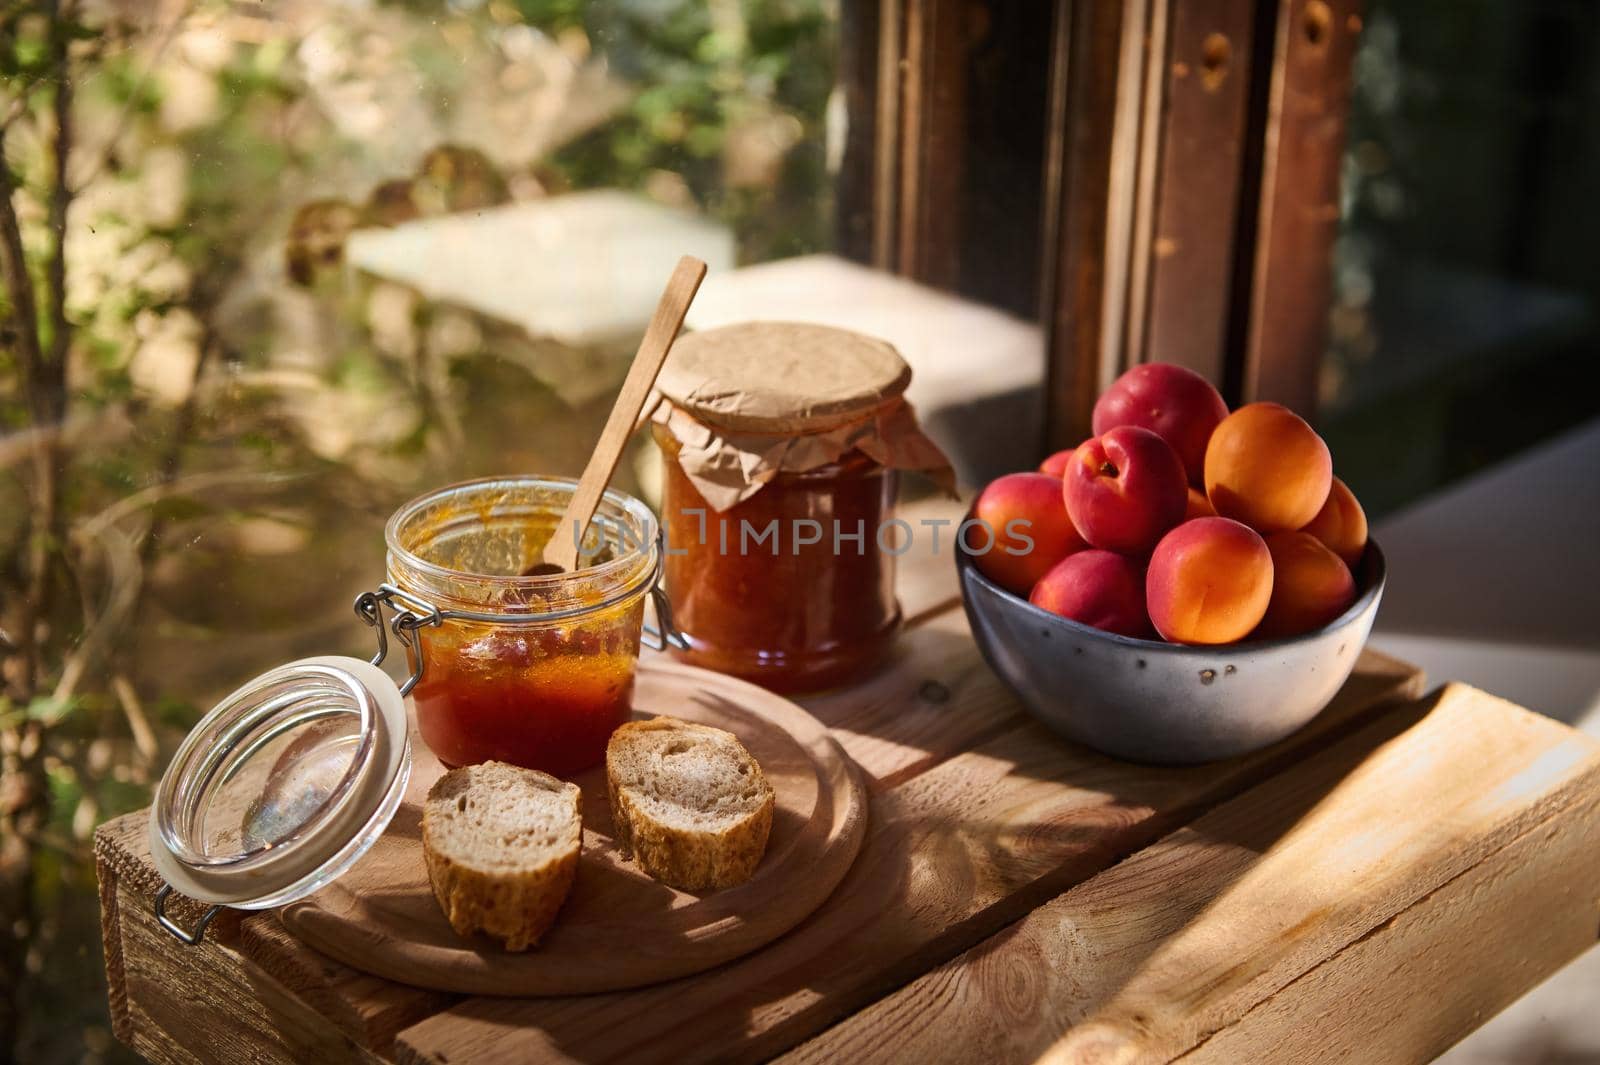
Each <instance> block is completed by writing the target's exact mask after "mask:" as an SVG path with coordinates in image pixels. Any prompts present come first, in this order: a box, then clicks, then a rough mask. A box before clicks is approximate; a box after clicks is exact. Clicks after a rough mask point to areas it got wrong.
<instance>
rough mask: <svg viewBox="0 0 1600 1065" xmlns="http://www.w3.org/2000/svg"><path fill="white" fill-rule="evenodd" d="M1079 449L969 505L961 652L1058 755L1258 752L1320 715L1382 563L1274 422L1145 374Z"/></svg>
mask: <svg viewBox="0 0 1600 1065" xmlns="http://www.w3.org/2000/svg"><path fill="white" fill-rule="evenodd" d="M1092 424H1093V431H1094V436H1092V437H1091V438H1089V439H1088V440H1085V441H1084V442H1083V443H1082V444H1080V445H1079V446H1078V447H1076V448H1070V449H1068V450H1066V451H1061V452H1057V453H1056V454H1054V455H1051V456H1050V457H1049V458H1047V459H1045V461H1044V462H1043V463H1042V464H1041V465H1040V467H1039V469H1038V470H1036V471H1029V472H1025V473H1012V474H1006V475H1005V476H1003V477H1000V478H997V479H996V480H994V481H992V482H990V484H989V485H988V486H987V487H986V488H985V489H984V490H983V492H982V493H980V494H979V496H978V498H977V500H976V501H975V502H974V504H973V507H972V511H971V512H970V513H969V514H968V516H967V521H966V522H965V523H963V525H962V527H961V532H960V538H961V539H960V545H961V549H960V550H958V551H957V552H956V565H957V569H958V571H959V573H960V577H961V589H962V597H963V601H964V603H965V605H966V610H967V617H968V620H969V621H970V622H971V625H972V631H973V634H974V636H975V637H976V639H977V641H978V646H979V649H980V650H981V651H982V652H983V656H984V658H985V660H987V661H988V663H989V665H990V667H991V668H993V669H994V671H995V672H996V673H997V674H999V675H1000V677H1001V678H1002V679H1003V680H1004V681H1005V682H1006V683H1007V684H1008V685H1009V686H1010V687H1011V688H1012V689H1013V690H1014V691H1015V692H1016V693H1017V695H1018V696H1019V697H1020V698H1021V699H1022V701H1023V703H1024V704H1025V705H1026V706H1027V707H1028V708H1029V709H1030V710H1031V711H1032V712H1033V714H1034V715H1035V716H1036V717H1038V718H1040V719H1041V720H1042V721H1044V723H1045V724H1047V725H1049V726H1050V727H1051V728H1053V729H1054V730H1055V731H1057V732H1058V733H1060V734H1062V735H1064V736H1066V737H1067V738H1068V739H1071V740H1074V741H1076V742H1079V743H1083V744H1086V745H1088V746H1090V747H1094V748H1095V749H1097V750H1100V751H1103V752H1105V753H1106V754H1110V755H1113V756H1115V757H1118V758H1125V759H1129V760H1132V761H1139V762H1155V763H1163V764H1190V763H1197V762H1209V761H1214V760H1217V759H1221V758H1229V757H1233V756H1235V755H1239V754H1244V753H1246V752H1249V751H1254V750H1258V749H1260V748H1262V747H1266V746H1268V745H1269V744H1272V743H1275V742H1277V741H1278V740H1280V739H1282V738H1284V737H1285V736H1287V735H1289V734H1290V733H1291V732H1294V731H1295V730H1296V729H1299V728H1300V727H1301V726H1303V725H1305V724H1306V723H1307V722H1308V721H1310V720H1311V719H1312V718H1313V717H1315V716H1316V715H1317V714H1318V713H1320V712H1321V711H1322V710H1323V708H1324V707H1326V706H1327V705H1328V703H1329V702H1331V701H1332V699H1333V697H1334V694H1335V693H1336V692H1338V690H1339V688H1340V687H1341V686H1342V685H1343V684H1344V682H1345V679H1346V678H1347V677H1348V676H1349V675H1350V671H1351V670H1352V669H1353V668H1354V667H1355V662H1356V659H1357V657H1358V656H1359V655H1360V654H1361V649H1362V647H1363V646H1364V645H1365V644H1366V640H1367V635H1368V633H1369V632H1371V630H1372V622H1373V618H1374V617H1375V616H1376V615H1377V611H1378V602H1379V600H1380V599H1381V598H1382V596H1383V586H1384V577H1385V571H1384V560H1383V553H1382V552H1381V551H1380V550H1379V549H1378V545H1377V544H1376V543H1373V542H1372V541H1371V540H1369V539H1368V536H1367V520H1366V516H1365V514H1364V513H1363V511H1362V509H1361V504H1360V503H1359V502H1357V500H1356V497H1355V495H1354V494H1352V493H1351V491H1350V489H1349V488H1348V487H1346V485H1345V484H1344V482H1343V481H1341V480H1339V479H1338V478H1337V477H1335V476H1334V475H1333V460H1332V456H1331V455H1330V454H1329V451H1328V446H1327V444H1326V443H1324V441H1323V440H1322V438H1321V437H1320V436H1318V435H1317V433H1316V431H1315V430H1314V429H1312V428H1311V426H1310V425H1308V424H1307V423H1306V422H1305V420H1304V419H1302V418H1300V417H1299V416H1298V415H1296V414H1295V413H1294V412H1293V411H1291V410H1289V409H1288V408H1286V407H1282V406H1279V405H1278V404H1275V403H1250V404H1247V405H1245V406H1242V407H1239V408H1238V409H1237V410H1234V411H1231V412H1230V411H1229V410H1228V408H1227V406H1226V404H1225V403H1224V402H1223V400H1222V397H1221V396H1220V395H1219V394H1218V393H1217V391H1216V389H1215V388H1213V387H1212V386H1211V384H1210V383H1209V382H1207V381H1206V380H1205V379H1204V378H1203V377H1201V376H1199V375H1198V374H1196V373H1193V372H1192V371H1190V370H1187V369H1184V368H1182V367H1179V366H1171V365H1166V364H1162V363H1147V364H1144V365H1141V366H1136V367H1134V368H1133V369H1132V370H1129V371H1128V372H1127V373H1125V374H1123V375H1122V377H1121V378H1119V379H1118V380H1117V382H1116V383H1115V384H1114V385H1112V386H1111V388H1110V389H1108V390H1107V391H1106V392H1105V394H1103V395H1102V396H1101V397H1100V399H1099V401H1098V402H1097V403H1096V404H1095V408H1094V419H1093V423H1092Z"/></svg>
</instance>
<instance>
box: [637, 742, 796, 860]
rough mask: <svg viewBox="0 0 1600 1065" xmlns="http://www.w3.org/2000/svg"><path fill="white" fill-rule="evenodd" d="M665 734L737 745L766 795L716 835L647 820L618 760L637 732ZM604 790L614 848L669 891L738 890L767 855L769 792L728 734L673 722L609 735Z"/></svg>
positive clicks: (756, 765)
mask: <svg viewBox="0 0 1600 1065" xmlns="http://www.w3.org/2000/svg"><path fill="white" fill-rule="evenodd" d="M663 728H683V729H688V730H702V731H704V732H709V733H717V734H718V736H719V737H720V738H723V739H724V740H725V741H729V742H732V743H733V744H735V745H736V746H737V747H738V749H739V751H740V752H741V753H742V754H743V755H744V757H746V758H748V759H749V761H750V764H751V765H752V766H754V768H755V775H756V778H757V780H758V782H759V783H760V785H761V787H762V789H763V790H764V792H765V795H764V797H763V800H762V802H761V803H760V804H759V805H758V806H757V807H756V808H755V809H753V810H751V811H749V812H748V813H746V814H745V815H744V816H742V817H741V818H739V819H738V820H737V821H734V822H732V823H730V824H728V825H726V826H723V827H721V828H719V829H716V830H710V829H695V828H679V827H676V826H673V825H669V824H666V823H664V822H662V821H661V820H659V819H657V818H656V817H654V816H653V815H651V813H650V812H649V811H647V810H646V809H644V808H643V807H642V805H641V804H640V803H639V802H637V801H636V800H635V798H634V796H633V795H632V794H630V792H631V788H630V786H629V785H628V784H626V783H625V782H624V781H623V780H622V778H621V775H620V770H619V766H618V764H617V757H616V756H617V755H619V754H620V752H621V751H622V750H623V749H624V748H625V747H626V746H627V744H628V743H629V742H630V741H631V740H632V738H633V736H634V735H635V733H636V732H637V731H643V730H655V729H663ZM606 786H607V791H608V792H609V794H610V799H611V818H612V823H613V827H614V830H615V838H616V842H617V845H618V846H619V847H620V848H621V849H622V850H623V852H624V853H627V854H631V855H632V857H633V859H634V860H635V861H637V862H638V863H639V867H640V868H641V869H643V870H644V871H645V872H646V873H648V874H649V875H650V876H652V877H654V878H655V879H657V880H660V881H661V882H663V883H665V884H669V885H671V886H672V887H675V888H678V889H680V890H683V891H704V890H709V889H715V888H726V887H732V886H734V885H735V884H741V883H743V882H744V881H746V880H749V879H750V877H751V876H753V875H754V874H755V871H756V867H757V866H758V865H760V864H761V858H762V856H763V855H764V854H766V850H767V838H768V836H769V835H770V834H771V831H772V813H773V807H774V805H775V799H774V795H773V791H772V787H771V785H770V784H769V783H768V782H767V780H766V777H765V775H764V774H763V773H762V772H761V766H760V764H759V763H757V762H756V760H755V758H753V757H751V755H750V753H749V752H748V751H746V750H745V748H744V745H743V744H741V743H739V740H738V737H736V736H734V735H733V734H732V733H730V732H726V731H724V730H722V729H716V728H712V727H710V726H707V725H694V724H690V723H687V722H682V721H678V720H676V719H674V718H655V719H653V720H650V721H634V722H629V723H628V724H625V725H623V726H622V727H621V728H619V729H617V731H616V732H615V733H613V734H612V737H611V742H610V744H609V745H608V746H607V748H606Z"/></svg>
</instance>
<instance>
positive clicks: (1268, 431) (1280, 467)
mask: <svg viewBox="0 0 1600 1065" xmlns="http://www.w3.org/2000/svg"><path fill="white" fill-rule="evenodd" d="M1332 484H1333V457H1332V456H1331V455H1329V454H1328V445H1327V444H1325V443H1323V442H1322V437H1320V436H1318V435H1317V433H1316V430H1314V429H1312V428H1311V426H1309V425H1307V424H1306V423H1305V420H1304V419H1303V418H1301V417H1300V416H1299V415H1298V414H1296V413H1295V412H1294V411H1292V410H1290V409H1289V408H1288V407H1284V406H1280V405H1279V404H1277V403H1251V404H1249V405H1247V406H1243V407H1240V408H1239V409H1238V410H1236V411H1234V412H1233V413H1232V414H1230V415H1228V416H1227V417H1226V418H1224V419H1223V420H1222V424H1221V425H1219V426H1217V429H1216V432H1214V433H1212V434H1211V443H1210V444H1208V445H1207V446H1206V495H1207V496H1208V497H1209V498H1210V500H1211V505H1212V506H1213V507H1215V508H1216V511H1217V513H1218V514H1219V515H1221V516H1222V517H1224V518H1233V519H1235V520H1237V521H1242V522H1244V523H1245V524H1246V525H1248V526H1250V527H1251V528H1252V529H1255V530H1256V531H1257V532H1259V533H1274V532H1285V531H1287V530H1290V529H1298V528H1300V527H1301V526H1303V525H1305V523H1306V522H1308V521H1310V520H1311V519H1312V518H1314V517H1316V516H1317V511H1319V510H1321V509H1322V504H1324V503H1325V502H1327V500H1328V489H1329V488H1330V487H1331V486H1332Z"/></svg>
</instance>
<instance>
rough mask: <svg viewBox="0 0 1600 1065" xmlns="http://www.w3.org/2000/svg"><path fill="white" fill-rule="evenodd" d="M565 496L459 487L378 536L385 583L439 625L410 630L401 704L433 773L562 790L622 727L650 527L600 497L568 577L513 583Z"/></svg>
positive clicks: (614, 495) (428, 499)
mask: <svg viewBox="0 0 1600 1065" xmlns="http://www.w3.org/2000/svg"><path fill="white" fill-rule="evenodd" d="M571 491H572V482H570V481H566V480H561V479H555V478H548V479H541V478H531V477H519V478H501V479H495V480H488V481H474V482H468V483H466V484H461V485H455V486H453V487H450V488H446V489H443V490H441V491H439V492H436V493H433V494H431V495H428V496H424V497H422V498H421V499H418V500H415V501H413V502H412V503H409V504H407V505H406V506H405V507H403V508H401V510H400V511H399V512H398V513H396V514H395V516H394V517H393V518H392V519H391V520H390V522H389V527H388V529H387V538H388V544H389V583H390V584H392V585H394V586H396V587H398V588H400V589H401V590H402V591H404V592H405V593H406V594H407V595H408V596H411V597H414V598H415V599H417V600H420V601H422V602H424V603H426V604H428V605H430V606H432V607H433V608H435V609H436V610H437V611H438V612H439V622H438V624H432V625H430V624H425V625H423V626H422V627H420V628H419V629H418V630H417V635H418V636H419V637H420V641H419V642H420V654H421V665H422V671H421V676H420V678H419V679H418V681H417V684H416V687H415V688H414V689H413V690H412V698H413V700H414V702H415V705H416V712H417V728H418V730H419V732H420V733H421V735H422V739H423V741H424V742H426V743H427V745H428V746H429V748H431V749H432V750H433V752H434V753H435V754H436V755H438V756H439V759H440V760H441V761H442V762H444V763H445V764H447V765H451V766H456V765H466V764H469V763H474V762H483V761H488V760H490V759H496V760H499V761H504V762H511V763H513V764H515V765H520V766H526V767H528V768H530V769H539V770H543V771H544V772H547V773H553V774H556V775H558V776H570V775H572V774H575V773H578V772H581V771H583V770H584V769H587V768H589V767H591V766H594V765H597V764H599V763H600V761H601V760H602V759H603V758H604V757H605V748H606V742H607V741H608V740H609V739H610V738H611V733H612V731H613V730H614V729H616V727H617V726H618V725H620V724H622V723H623V722H624V721H626V720H628V718H629V716H630V713H631V701H632V696H633V682H634V670H635V666H636V664H637V661H638V656H639V637H640V629H641V626H642V624H643V618H644V598H645V595H646V594H647V593H648V592H649V589H650V586H651V585H652V584H653V583H654V579H655V576H656V571H657V567H658V565H659V547H658V545H657V542H656V523H655V519H654V517H653V516H652V515H651V514H650V511H649V510H648V508H646V507H645V506H644V504H642V503H640V502H639V501H638V500H636V499H632V498H630V497H628V496H625V495H623V494H621V493H619V492H607V493H606V496H605V499H604V500H603V501H602V503H601V506H600V511H599V513H598V514H597V515H596V521H595V523H594V524H592V525H591V526H590V529H589V539H588V540H587V541H586V543H585V551H586V552H587V553H589V556H590V557H588V559H587V560H586V562H585V563H584V564H583V565H582V566H581V567H580V568H579V569H578V570H577V571H575V572H572V573H566V574H560V575H556V576H548V577H526V576H522V573H523V572H524V571H525V570H526V569H527V568H528V566H529V565H530V564H531V563H533V562H536V561H538V560H539V559H540V558H542V555H543V551H544V545H545V543H546V542H547V541H548V540H549V538H550V536H551V535H552V534H554V532H555V525H556V522H557V521H558V520H559V515H560V513H561V511H562V509H563V508H564V507H565V504H566V500H567V498H568V497H569V496H570V494H571ZM569 534H570V533H569ZM416 612H417V613H419V614H420V613H422V612H423V611H422V610H420V609H418V610H417V611H416ZM414 665H415V662H414V661H413V666H414Z"/></svg>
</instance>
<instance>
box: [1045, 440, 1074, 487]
mask: <svg viewBox="0 0 1600 1065" xmlns="http://www.w3.org/2000/svg"><path fill="white" fill-rule="evenodd" d="M1076 450H1078V449H1077V448H1075V447H1069V448H1065V449H1063V450H1061V451H1057V452H1055V453H1053V454H1052V455H1050V456H1049V457H1048V458H1046V459H1045V460H1044V461H1043V462H1041V463H1039V472H1040V473H1045V474H1049V475H1050V476H1051V477H1055V478H1058V479H1059V478H1060V477H1061V475H1062V474H1064V473H1066V471H1067V463H1068V462H1071V461H1072V453H1073V452H1074V451H1076Z"/></svg>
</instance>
